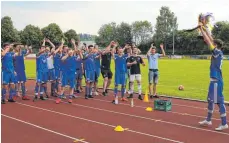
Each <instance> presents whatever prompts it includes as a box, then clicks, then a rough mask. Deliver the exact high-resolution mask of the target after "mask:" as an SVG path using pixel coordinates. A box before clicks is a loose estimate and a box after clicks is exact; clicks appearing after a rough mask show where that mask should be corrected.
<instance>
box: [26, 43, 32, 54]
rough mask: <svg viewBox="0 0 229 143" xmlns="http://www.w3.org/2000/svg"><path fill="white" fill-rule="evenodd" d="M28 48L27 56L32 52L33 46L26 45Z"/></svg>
mask: <svg viewBox="0 0 229 143" xmlns="http://www.w3.org/2000/svg"><path fill="white" fill-rule="evenodd" d="M26 50H27V52H26V54H25V56H28V55H29V54H31V53H32V52H33V50H32V46H29V47H27V45H26Z"/></svg>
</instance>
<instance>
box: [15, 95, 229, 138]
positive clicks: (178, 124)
mask: <svg viewBox="0 0 229 143" xmlns="http://www.w3.org/2000/svg"><path fill="white" fill-rule="evenodd" d="M48 100H50V101H55V100H54V99H48ZM17 103H18V102H17ZM62 103H65V104H69V103H68V102H64V101H62ZM18 104H23V103H18ZM24 105H25V106H30V105H27V104H24ZM71 105H73V106H80V107H85V108H89V109H93V110H99V111H105V112H109V113H114V114H120V115H125V116H130V117H135V118H140V119H145V120H151V121H157V122H161V123H166V124H171V125H176V126H181V127H186V128H191V129H196V130H200V131H206V132H212V133H217V134H222V135H227V136H229V133H225V132H218V131H214V130H207V129H203V128H200V127H192V126H189V125H184V124H180V123H175V122H169V121H163V120H160V121H159V120H158V119H153V118H149V117H144V116H138V115H133V114H128V113H123V112H117V111H112V110H106V109H102V108H97V107H90V106H86V105H82V104H75V103H71ZM33 107H34V108H35V106H33ZM37 108H39V107H37ZM93 122H94V121H93Z"/></svg>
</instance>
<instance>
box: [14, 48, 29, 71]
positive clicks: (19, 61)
mask: <svg viewBox="0 0 229 143" xmlns="http://www.w3.org/2000/svg"><path fill="white" fill-rule="evenodd" d="M26 53H27V50H23V51H22V52H21V55H18V56H15V57H14V67H15V71H16V72H20V71H24V70H25V63H24V56H25V54H26Z"/></svg>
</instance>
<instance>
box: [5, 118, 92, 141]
mask: <svg viewBox="0 0 229 143" xmlns="http://www.w3.org/2000/svg"><path fill="white" fill-rule="evenodd" d="M1 115H2V116H3V117H6V118H9V119H12V120H15V121H18V122H21V123H24V124H27V125H30V126H33V127H36V128H38V129H41V130H44V131H48V132H51V133H54V134H57V135H60V136H63V137H66V138H69V139H72V140H75V141H78V142H82V143H89V142H86V141H82V140H81V139H78V138H75V137H71V136H68V135H65V134H62V133H59V132H56V131H53V130H50V129H47V128H44V127H41V126H38V125H35V124H32V123H29V122H26V121H23V120H20V119H17V118H14V117H11V116H8V115H5V114H1Z"/></svg>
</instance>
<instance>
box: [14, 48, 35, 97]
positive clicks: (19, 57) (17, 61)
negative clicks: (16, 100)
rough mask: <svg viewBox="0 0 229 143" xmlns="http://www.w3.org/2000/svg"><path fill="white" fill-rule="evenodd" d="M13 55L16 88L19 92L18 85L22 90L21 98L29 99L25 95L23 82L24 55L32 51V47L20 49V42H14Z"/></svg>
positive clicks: (24, 79) (24, 78) (24, 75)
mask: <svg viewBox="0 0 229 143" xmlns="http://www.w3.org/2000/svg"><path fill="white" fill-rule="evenodd" d="M14 47H15V52H16V53H15V57H14V66H15V72H16V73H17V74H16V81H17V85H16V90H17V92H19V91H18V90H19V87H20V86H21V90H22V100H29V97H28V96H26V95H25V92H26V91H25V82H26V74H25V63H24V57H25V56H27V55H29V54H30V53H31V52H32V47H29V48H27V46H26V49H25V50H22V49H21V45H20V44H15V45H14Z"/></svg>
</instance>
